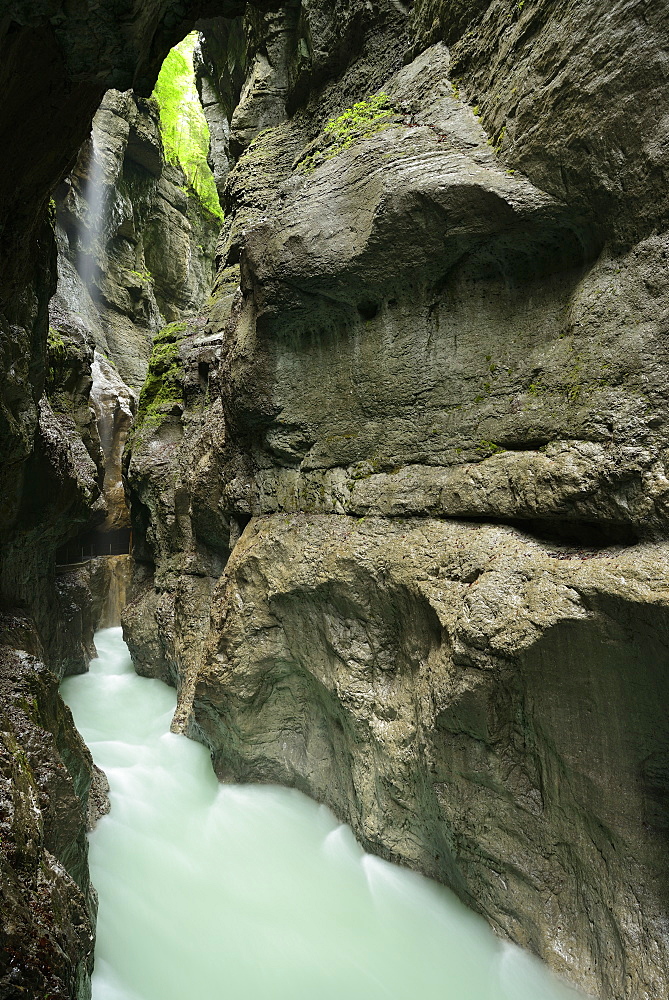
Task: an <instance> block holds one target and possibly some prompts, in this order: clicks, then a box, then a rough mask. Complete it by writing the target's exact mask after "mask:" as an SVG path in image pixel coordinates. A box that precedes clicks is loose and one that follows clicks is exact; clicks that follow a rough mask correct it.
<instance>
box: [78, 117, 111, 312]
mask: <svg viewBox="0 0 669 1000" xmlns="http://www.w3.org/2000/svg"><path fill="white" fill-rule="evenodd" d="M83 198H84V203H85V204H86V206H87V209H86V212H85V214H84V216H83V219H82V222H81V229H80V232H79V250H78V254H77V271H78V272H79V276H80V277H81V280H82V281H83V283H84V285H85V286H86V290H87V291H88V294H89V295H90V297H91V299H92V300H93V301H94V302H95V301H97V300H98V297H99V292H98V288H97V285H96V284H95V278H96V277H97V270H98V265H97V254H98V252H99V250H100V237H101V236H102V235H103V233H104V231H105V221H106V215H107V202H108V191H107V185H106V183H105V167H104V159H103V154H102V149H101V146H100V143H99V141H98V139H97V138H96V135H95V123H94V124H93V130H92V132H91V138H90V156H89V160H88V175H87V177H86V183H85V185H84V190H83Z"/></svg>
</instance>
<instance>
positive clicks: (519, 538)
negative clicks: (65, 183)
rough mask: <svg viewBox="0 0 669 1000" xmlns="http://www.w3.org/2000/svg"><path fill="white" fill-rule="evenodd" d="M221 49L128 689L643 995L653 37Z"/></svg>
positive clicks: (663, 878) (353, 13) (661, 603)
mask: <svg viewBox="0 0 669 1000" xmlns="http://www.w3.org/2000/svg"><path fill="white" fill-rule="evenodd" d="M241 27H242V28H243V44H241V42H240V34H239V23H238V24H237V28H236V29H235V30H234V31H233V30H232V28H230V29H229V30H228V29H226V30H225V31H224V32H223V35H219V36H217V38H216V39H215V44H213V43H211V44H209V45H208V46H207V45H205V46H204V47H203V57H204V61H205V63H206V67H205V68H206V72H205V70H203V73H204V75H205V76H206V78H207V80H208V81H209V82H210V83H211V88H212V89H211V91H210V92H209V93H210V96H211V93H213V91H214V90H215V89H216V88H215V86H214V84H215V85H216V86H217V87H218V94H219V98H220V99H218V108H219V110H220V109H221V108H222V109H223V110H224V112H225V113H226V116H227V120H228V127H229V134H228V133H225V134H226V142H227V146H226V151H227V153H226V155H228V156H229V157H230V158H231V159H232V161H234V162H233V165H232V169H231V170H230V171H229V173H228V174H227V177H226V179H225V182H224V198H225V205H226V230H225V234H224V235H225V242H224V244H223V243H222V244H221V246H220V261H219V262H220V267H219V273H218V277H217V281H216V285H215V287H214V294H213V298H212V307H211V309H210V312H209V315H208V319H207V321H206V322H205V323H204V324H202V325H201V326H200V327H198V328H191V329H189V330H184V331H182V334H181V336H180V339H179V341H178V343H177V344H176V345H175V349H174V350H172V353H171V355H170V356H171V357H172V359H173V362H174V364H173V365H172V366H171V367H170V368H169V373H168V372H167V369H165V373H166V378H167V379H168V381H169V385H170V393H169V394H168V398H167V399H166V401H165V402H164V404H163V405H162V408H161V406H160V405H158V406H157V407H154V408H153V410H152V413H151V419H150V420H147V421H145V422H144V424H143V425H142V427H141V429H140V430H139V431H138V433H137V436H136V437H135V440H134V443H133V446H132V451H131V454H130V456H129V460H128V478H129V483H130V486H131V491H132V494H133V520H134V525H135V531H136V536H137V538H138V539H139V543H138V548H137V550H136V554H137V557H138V579H139V582H140V584H141V593H140V595H139V596H138V598H137V599H136V600H135V602H133V604H131V606H130V607H129V608H128V611H127V617H126V631H127V635H128V639H129V642H130V644H131V647H132V649H133V652H134V655H135V658H136V661H137V662H138V664H139V668H140V669H141V670H142V671H144V672H147V673H151V672H154V673H157V674H158V675H160V676H163V677H165V678H166V679H169V680H171V681H172V683H175V684H176V685H177V686H178V687H179V689H180V708H179V716H178V719H177V724H179V725H182V726H183V725H185V726H186V727H187V729H188V731H190V732H191V733H193V734H195V735H199V736H200V737H201V738H203V739H205V740H206V742H207V743H208V744H209V746H210V747H211V748H212V753H213V757H214V761H215V763H216V767H217V770H218V773H219V774H220V775H221V776H222V777H225V778H237V779H242V780H271V781H281V782H285V783H288V784H294V785H296V786H298V787H300V788H302V789H304V790H305V791H308V792H309V793H311V794H313V795H315V796H316V797H317V798H320V799H322V800H324V801H327V802H328V803H329V804H330V805H331V806H332V807H333V808H334V809H335V811H336V812H337V813H338V814H339V815H340V816H341V817H343V818H344V819H346V820H347V821H349V822H350V823H351V824H352V826H353V827H354V829H355V830H356V832H357V834H358V835H359V836H360V837H361V839H362V840H363V842H364V843H365V844H366V846H368V847H369V848H370V849H372V850H376V851H378V852H380V853H382V854H384V855H386V856H388V857H392V858H393V859H395V860H399V861H401V862H404V863H406V864H409V865H411V866H413V867H416V868H419V869H420V870H422V871H425V872H427V873H428V874H430V875H432V876H434V877H437V878H439V879H441V880H443V881H444V882H446V883H447V884H449V885H451V886H453V887H454V888H455V889H456V890H457V891H458V892H459V893H460V895H461V896H462V897H463V898H465V899H466V900H467V901H468V902H470V903H471V905H473V906H474V907H476V908H477V909H478V910H479V911H480V912H482V913H484V914H485V915H486V916H487V917H488V919H489V920H490V921H491V923H492V924H493V926H495V927H496V928H498V929H499V931H500V932H501V933H503V934H506V935H508V936H510V937H511V938H513V939H514V940H517V941H519V942H521V943H523V944H525V945H527V946H528V947H530V948H531V949H532V950H534V951H535V952H537V953H538V954H540V955H542V956H543V957H544V958H546V959H547V960H548V961H549V962H550V963H551V964H553V965H554V966H555V967H556V968H557V969H558V970H559V971H561V972H562V973H563V974H564V975H566V976H568V977H569V978H571V979H572V980H573V981H575V982H577V983H579V984H580V985H581V986H583V987H584V988H585V989H586V990H587V991H589V992H590V993H592V994H594V995H597V996H600V997H602V998H615V1000H623V998H629V1000H632V998H634V1000H639V998H645V1000H651V998H656V997H663V996H666V995H667V994H668V991H669V958H668V954H667V952H668V948H669V941H668V939H667V935H666V930H665V916H664V914H665V912H666V897H667V870H666V864H665V861H664V855H665V853H666V831H667V825H668V818H667V808H666V790H667V784H668V775H667V767H666V761H667V753H668V748H669V742H668V736H669V734H668V733H667V730H666V725H665V722H664V717H663V714H662V710H661V705H662V703H663V696H662V692H663V691H664V687H665V685H666V677H667V676H669V674H668V669H669V662H668V661H667V655H666V627H667V618H666V614H667V612H666V608H667V596H668V594H669V590H668V584H669V577H668V576H667V573H666V571H665V563H666V556H667V541H666V540H667V534H668V531H667V529H668V526H669V524H668V511H669V507H668V506H667V503H668V501H669V492H668V490H669V478H668V477H667V469H666V460H667V459H666V456H667V445H668V443H669V438H668V436H667V434H668V432H667V419H668V416H669V413H668V409H667V394H666V384H667V378H666V372H665V362H664V356H665V353H666V351H665V350H664V347H665V340H666V332H667V331H666V315H667V309H668V307H669V284H668V283H667V277H666V253H667V249H668V247H669V243H668V236H667V229H668V228H669V219H667V202H666V186H665V185H664V181H663V179H662V178H663V171H666V169H667V166H669V163H668V160H667V155H668V154H667V149H666V144H664V143H663V141H662V140H661V137H660V133H659V132H658V128H660V121H661V120H663V119H662V115H663V114H664V113H665V111H666V109H667V107H669V83H668V82H667V73H666V68H665V67H664V63H663V58H664V57H663V55H662V53H663V52H664V50H665V48H666V45H667V40H668V39H669V16H668V15H667V12H666V10H664V9H662V8H661V7H660V5H652V4H651V5H649V6H648V7H647V9H646V10H645V11H644V12H641V11H640V9H639V8H638V6H637V5H635V4H632V3H630V2H627V0H620V2H618V3H615V4H613V5H608V6H607V8H606V11H605V12H604V11H603V8H602V5H601V4H600V3H598V2H596V0H593V2H591V3H586V4H579V5H578V6H576V5H570V4H564V5H561V6H560V10H559V11H558V10H557V9H556V8H555V5H552V4H548V3H543V2H542V0H525V2H524V3H522V4H510V3H508V2H504V0H495V2H493V3H488V2H483V3H480V4H467V5H465V4H455V3H446V2H443V3H442V2H440V0H425V2H417V3H415V4H414V5H413V7H412V9H411V10H408V9H405V6H404V5H402V4H395V3H387V4H386V3H378V4H376V3H373V4H363V3H360V4H358V3H357V2H355V0H351V2H349V3H341V4H339V3H338V4H336V5H324V4H323V5H320V4H317V3H311V2H309V3H306V2H303V3H301V4H299V5H298V4H291V5H287V6H286V8H285V10H283V11H282V12H279V13H271V14H258V13H257V12H250V13H249V14H248V15H247V17H246V18H245V19H244V20H243V22H242V23H241ZM205 33H206V31H205ZM226 39H227V41H226ZM225 44H229V45H230V46H231V49H230V51H231V53H232V52H233V50H234V57H231V62H230V63H229V64H227V65H228V69H227V71H226V69H225V64H224V60H220V61H219V62H218V63H217V56H216V51H217V46H218V47H219V48H221V47H222V50H223V51H225ZM447 45H448V46H450V48H447ZM640 53H641V54H642V55H641V56H640ZM241 64H244V65H245V67H246V78H245V81H244V83H243V85H241V87H240V86H239V83H238V79H237V78H236V77H235V75H234V73H231V72H230V67H239V65H241ZM226 73H227V75H226ZM212 81H213V82H212ZM237 91H238V92H239V97H238V103H237V105H236V107H235V108H234V109H233V110H232V112H230V106H229V105H230V94H231V93H232V94H235V93H236V92H237ZM375 92H377V93H380V94H383V95H386V96H385V97H383V98H380V99H379V100H380V101H381V103H380V104H379V103H377V105H376V111H374V109H373V108H371V109H369V108H368V110H369V113H367V112H365V113H364V114H363V113H362V112H360V110H359V115H360V114H362V116H363V118H364V117H365V114H366V115H367V117H366V124H365V123H364V122H363V123H362V124H361V123H360V120H359V121H358V124H357V126H356V127H355V128H353V129H352V130H350V131H346V130H345V129H344V130H343V131H342V128H341V127H340V130H339V132H338V133H337V132H336V131H333V130H332V128H331V127H330V128H328V127H326V123H327V121H328V120H331V119H332V118H334V117H336V116H338V115H341V114H342V112H344V111H345V110H346V109H347V108H351V107H352V106H353V105H354V104H355V102H359V101H363V100H365V99H366V98H367V97H368V96H369V95H370V94H372V93H375ZM651 95H652V96H651ZM211 101H212V103H214V101H215V97H211ZM223 131H224V132H225V130H223ZM221 183H223V181H222V179H221ZM203 351H206V352H208V353H207V354H206V356H205V355H204V354H203V353H202V352H203ZM156 362H158V359H156ZM156 371H158V369H157V368H156ZM152 393H153V397H152V398H154V399H157V393H156V389H155V386H154V388H153V389H152ZM147 398H148V397H147ZM240 531H242V532H243V533H242V535H241V538H239V534H240ZM223 565H225V570H224V572H223V573H222V575H221V567H222V566H223Z"/></svg>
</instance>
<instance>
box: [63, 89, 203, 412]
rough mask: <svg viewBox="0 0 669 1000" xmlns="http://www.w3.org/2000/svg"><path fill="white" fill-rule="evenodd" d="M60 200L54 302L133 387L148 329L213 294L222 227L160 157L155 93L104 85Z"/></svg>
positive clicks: (142, 365) (143, 365)
mask: <svg viewBox="0 0 669 1000" xmlns="http://www.w3.org/2000/svg"><path fill="white" fill-rule="evenodd" d="M56 209H57V215H56V222H57V237H58V249H59V258H58V270H59V282H58V289H57V292H56V295H55V296H54V298H53V299H52V302H51V308H52V311H53V310H54V309H56V310H58V309H60V310H61V311H63V312H65V313H75V314H76V315H77V316H79V317H80V318H81V319H82V320H83V322H84V323H85V324H86V326H87V327H88V329H89V330H90V332H91V334H92V335H93V337H94V339H95V343H96V346H97V348H98V350H99V351H100V352H102V353H103V354H104V355H105V356H106V357H107V358H108V359H109V361H110V362H111V363H113V364H114V365H115V367H116V368H117V369H118V372H119V374H120V375H121V377H122V378H123V379H124V380H125V381H126V383H127V384H128V385H129V386H130V387H131V388H133V389H134V390H135V391H136V392H139V388H140V386H141V384H142V382H143V381H144V378H145V377H146V371H147V365H148V359H149V356H150V353H151V342H152V338H153V335H154V334H155V333H156V332H157V331H158V330H160V328H161V327H163V326H165V324H166V323H171V322H174V321H178V320H180V319H182V318H183V317H184V316H188V315H190V314H192V313H194V312H196V311H197V310H198V309H199V308H200V306H201V305H202V302H203V301H204V300H205V299H206V297H207V296H208V294H209V289H210V287H211V283H212V277H213V275H212V268H213V258H214V247H215V244H216V239H217V237H218V230H219V224H218V220H217V219H215V218H214V217H213V216H211V215H210V213H209V212H207V210H206V209H204V208H203V206H202V205H201V203H200V201H199V199H198V198H197V197H196V196H194V195H193V194H192V193H189V191H188V189H187V182H186V178H185V175H184V173H183V171H182V170H181V169H180V167H178V166H176V165H172V164H168V163H167V162H166V160H165V156H164V153H163V146H162V141H161V138H160V124H159V115H158V107H157V105H156V103H155V101H152V100H148V101H147V100H143V99H141V98H137V97H135V96H134V95H133V93H132V91H128V92H126V93H119V92H118V91H115V90H110V91H107V93H106V94H105V96H104V99H103V101H102V104H101V105H100V108H99V109H98V111H97V113H96V115H95V118H94V119H93V131H92V136H91V139H90V140H89V142H87V143H86V144H85V145H84V147H83V148H82V151H81V154H80V156H79V158H78V161H77V164H76V166H75V169H74V170H73V172H72V173H71V174H70V175H69V176H68V177H67V178H66V180H65V182H64V183H63V184H62V185H61V186H60V187H59V189H58V191H57V192H56Z"/></svg>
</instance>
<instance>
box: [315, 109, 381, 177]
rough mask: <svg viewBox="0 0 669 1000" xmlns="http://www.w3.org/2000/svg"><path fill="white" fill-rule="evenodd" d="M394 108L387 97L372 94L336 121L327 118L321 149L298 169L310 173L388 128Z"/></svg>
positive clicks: (335, 119) (343, 113)
mask: <svg viewBox="0 0 669 1000" xmlns="http://www.w3.org/2000/svg"><path fill="white" fill-rule="evenodd" d="M393 113H394V109H393V106H392V103H391V100H390V98H389V97H388V95H387V94H373V95H372V96H371V97H368V98H367V100H366V101H358V102H357V104H354V105H353V107H352V108H348V109H347V110H346V111H344V112H342V114H341V115H339V116H338V117H337V118H331V119H330V120H329V121H328V122H327V123H326V125H325V127H324V129H323V136H324V137H325V143H326V144H325V148H317V149H316V150H315V151H314V152H313V153H311V154H310V155H309V156H307V157H305V158H304V159H303V160H301V161H300V164H299V169H300V170H301V171H302V172H303V173H311V171H312V170H314V169H315V168H316V167H317V166H318V165H319V164H320V163H325V161H326V160H331V159H332V158H333V157H335V156H338V155H339V153H341V152H343V151H344V150H345V149H349V148H350V147H351V146H352V145H353V144H354V143H355V142H358V141H359V140H360V139H367V138H369V136H372V135H375V134H376V133H377V132H382V131H383V130H384V129H387V128H391V127H392V125H393V124H394V123H393V122H392V121H391V120H390V119H391V117H392V115H393Z"/></svg>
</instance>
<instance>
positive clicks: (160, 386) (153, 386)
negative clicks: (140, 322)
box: [136, 323, 187, 427]
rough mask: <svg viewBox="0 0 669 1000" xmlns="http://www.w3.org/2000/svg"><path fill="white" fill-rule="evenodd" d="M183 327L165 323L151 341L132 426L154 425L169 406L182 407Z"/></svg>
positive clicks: (178, 324) (184, 326) (177, 324)
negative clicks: (149, 354) (147, 362)
mask: <svg viewBox="0 0 669 1000" xmlns="http://www.w3.org/2000/svg"><path fill="white" fill-rule="evenodd" d="M186 329H187V324H186V323H169V324H168V325H167V326H165V327H163V329H162V330H160V332H159V333H157V334H156V336H155V337H154V339H153V350H152V352H151V359H150V361H149V371H148V373H147V376H146V381H145V382H144V385H143V386H142V391H141V394H140V397H139V407H138V410H137V420H136V425H137V426H138V427H139V426H140V425H141V424H143V423H145V422H146V421H147V420H153V421H157V420H159V419H160V415H161V414H163V413H165V412H166V411H168V410H170V409H171V408H172V407H173V406H181V405H183V388H182V373H183V365H182V361H181V352H180V344H181V340H182V339H183V334H184V333H185V332H186Z"/></svg>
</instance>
